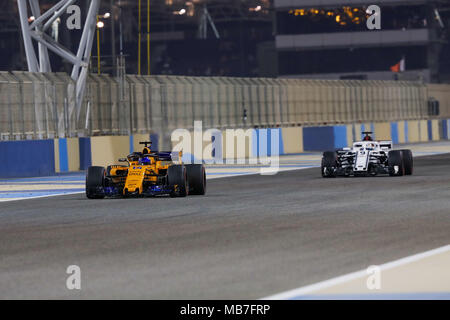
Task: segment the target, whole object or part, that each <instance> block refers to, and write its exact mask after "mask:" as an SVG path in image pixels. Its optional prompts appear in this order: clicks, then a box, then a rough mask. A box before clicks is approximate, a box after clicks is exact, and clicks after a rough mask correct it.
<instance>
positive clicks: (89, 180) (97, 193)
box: [86, 167, 105, 199]
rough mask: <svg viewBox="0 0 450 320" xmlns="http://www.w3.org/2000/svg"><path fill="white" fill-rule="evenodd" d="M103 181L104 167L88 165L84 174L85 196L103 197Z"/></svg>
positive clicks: (92, 197) (91, 197) (90, 197)
mask: <svg viewBox="0 0 450 320" xmlns="http://www.w3.org/2000/svg"><path fill="white" fill-rule="evenodd" d="M104 183H105V168H103V167H89V169H88V172H87V175H86V197H88V198H89V199H103V198H104V197H105V195H104V194H103V187H104Z"/></svg>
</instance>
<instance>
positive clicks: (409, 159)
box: [400, 149, 414, 176]
mask: <svg viewBox="0 0 450 320" xmlns="http://www.w3.org/2000/svg"><path fill="white" fill-rule="evenodd" d="M400 151H401V152H402V157H403V166H404V168H405V175H407V176H410V175H412V174H413V171H414V160H413V155H412V152H411V150H408V149H405V150H400Z"/></svg>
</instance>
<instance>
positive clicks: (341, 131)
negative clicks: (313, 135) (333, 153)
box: [333, 126, 347, 149]
mask: <svg viewBox="0 0 450 320" xmlns="http://www.w3.org/2000/svg"><path fill="white" fill-rule="evenodd" d="M333 134H334V148H336V149H338V148H345V147H347V126H334V127H333Z"/></svg>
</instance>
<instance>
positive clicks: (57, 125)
mask: <svg viewBox="0 0 450 320" xmlns="http://www.w3.org/2000/svg"><path fill="white" fill-rule="evenodd" d="M74 96H75V86H74V83H73V81H72V80H71V79H70V77H69V76H68V75H67V74H65V73H30V72H12V73H8V72H0V135H1V139H2V140H10V139H11V140H20V139H42V138H54V137H75V136H92V135H128V134H134V133H152V132H155V133H161V134H167V133H169V132H171V131H172V130H174V129H177V128H185V129H190V128H192V127H193V125H194V121H195V120H200V121H202V122H203V127H204V128H217V129H221V128H245V127H275V126H297V125H324V124H337V123H355V122H356V123H357V122H369V121H391V120H414V119H428V118H429V113H428V108H427V101H428V92H427V86H426V85H425V84H422V83H418V82H406V81H360V80H303V79H269V78H228V77H183V76H137V75H126V76H125V77H123V78H122V79H117V78H113V77H110V76H108V75H94V74H91V75H90V76H89V79H88V82H87V87H86V95H85V99H84V103H83V104H82V107H81V110H75V102H74Z"/></svg>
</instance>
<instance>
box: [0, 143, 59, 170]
mask: <svg viewBox="0 0 450 320" xmlns="http://www.w3.org/2000/svg"><path fill="white" fill-rule="evenodd" d="M54 147H55V144H54V140H53V139H51V140H29V141H27V140H25V141H4V142H0V163H1V165H0V177H2V178H15V177H33V176H34V177H38V176H49V175H54V174H55V149H54Z"/></svg>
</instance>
